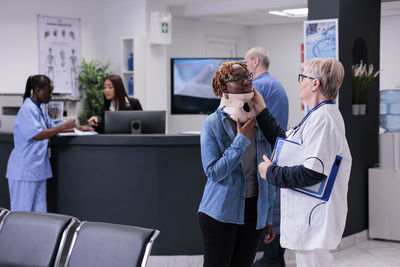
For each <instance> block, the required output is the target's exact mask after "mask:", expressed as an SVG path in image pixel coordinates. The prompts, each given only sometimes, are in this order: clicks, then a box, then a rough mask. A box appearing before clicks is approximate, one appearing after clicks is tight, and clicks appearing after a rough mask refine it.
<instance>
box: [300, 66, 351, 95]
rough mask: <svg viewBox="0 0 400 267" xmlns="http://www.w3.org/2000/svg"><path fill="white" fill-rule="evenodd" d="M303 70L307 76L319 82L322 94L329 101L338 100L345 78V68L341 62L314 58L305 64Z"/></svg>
mask: <svg viewBox="0 0 400 267" xmlns="http://www.w3.org/2000/svg"><path fill="white" fill-rule="evenodd" d="M302 69H303V72H304V73H305V74H306V75H309V76H312V77H314V78H315V79H318V80H319V82H320V88H321V93H322V94H323V95H324V96H325V97H326V98H327V99H328V100H334V99H335V98H336V96H337V94H338V92H339V88H340V86H341V85H342V82H343V77H344V68H343V65H342V63H340V61H339V60H337V59H334V58H314V59H311V60H309V61H306V62H304V63H303V65H302Z"/></svg>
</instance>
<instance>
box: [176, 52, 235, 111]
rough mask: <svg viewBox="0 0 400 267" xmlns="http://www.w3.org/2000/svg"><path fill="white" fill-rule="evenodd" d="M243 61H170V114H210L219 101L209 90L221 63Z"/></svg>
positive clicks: (177, 59)
mask: <svg viewBox="0 0 400 267" xmlns="http://www.w3.org/2000/svg"><path fill="white" fill-rule="evenodd" d="M242 60H243V58H171V113H172V114H210V113H212V112H214V111H215V110H216V109H217V108H218V106H219V102H220V99H219V98H218V97H216V96H215V95H214V93H213V91H212V79H213V77H214V74H215V72H216V71H217V69H218V68H219V67H220V66H221V65H222V63H223V62H229V61H242Z"/></svg>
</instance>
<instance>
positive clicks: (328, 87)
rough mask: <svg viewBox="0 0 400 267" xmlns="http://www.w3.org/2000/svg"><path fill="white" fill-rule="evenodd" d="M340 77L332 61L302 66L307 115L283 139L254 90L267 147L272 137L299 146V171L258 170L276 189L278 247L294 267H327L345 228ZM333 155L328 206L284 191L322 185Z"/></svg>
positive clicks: (266, 166) (346, 157) (346, 166)
mask: <svg viewBox="0 0 400 267" xmlns="http://www.w3.org/2000/svg"><path fill="white" fill-rule="evenodd" d="M343 76H344V69H343V66H342V64H341V63H340V62H339V61H338V60H336V59H333V58H316V59H312V60H310V61H307V62H305V63H304V64H303V66H302V73H301V74H299V76H298V81H299V83H300V98H301V99H302V100H303V101H304V103H305V104H307V106H308V107H309V108H310V112H309V113H308V114H307V115H306V116H305V117H304V118H303V120H302V121H301V122H300V123H299V124H298V125H297V126H296V127H295V128H293V129H292V130H289V131H288V132H287V133H285V132H284V130H283V129H282V128H280V127H279V125H278V124H277V123H276V121H275V120H274V118H273V117H272V116H271V114H270V113H269V111H268V110H267V109H266V107H265V103H264V100H263V98H262V97H261V95H260V94H258V92H256V90H254V91H255V97H254V98H253V105H254V108H255V110H256V114H257V121H258V123H259V125H260V128H261V129H262V131H263V133H264V135H265V137H266V138H267V139H268V141H269V142H270V143H271V144H273V143H274V142H275V140H276V138H277V137H283V138H287V139H289V140H292V141H296V142H298V143H300V144H302V145H303V146H304V151H305V157H304V159H305V161H304V163H303V164H302V165H297V166H292V167H287V166H285V167H279V166H277V165H275V164H272V163H271V161H270V160H269V159H268V158H267V157H266V156H264V162H262V163H260V164H259V172H260V175H261V177H263V178H264V179H265V178H266V179H267V180H268V181H269V182H270V183H271V184H274V185H276V186H278V187H281V245H282V247H285V248H289V249H292V250H294V251H295V254H296V262H297V266H304V267H313V266H324V267H329V266H332V260H333V259H332V254H331V253H330V249H335V248H336V247H337V246H338V244H339V242H340V240H341V237H342V234H343V231H344V227H345V222H346V214H347V187H348V181H349V176H350V169H351V155H350V151H349V146H348V144H347V140H346V136H345V127H344V122H343V118H342V116H341V114H340V111H339V109H338V106H337V105H336V104H335V101H334V100H335V98H336V96H337V94H338V91H339V87H340V85H341V84H342V81H343ZM336 155H338V156H341V157H342V162H341V165H340V167H339V171H338V174H337V176H336V181H335V184H334V186H333V189H332V192H331V195H330V198H329V200H328V201H326V202H325V201H322V200H320V199H317V198H314V197H311V196H308V195H305V194H302V193H299V192H297V191H294V190H291V189H290V188H296V187H306V186H312V185H315V184H317V183H319V182H321V181H322V180H324V179H325V178H326V177H327V176H328V175H329V173H330V171H331V168H332V165H333V163H334V160H335V158H336Z"/></svg>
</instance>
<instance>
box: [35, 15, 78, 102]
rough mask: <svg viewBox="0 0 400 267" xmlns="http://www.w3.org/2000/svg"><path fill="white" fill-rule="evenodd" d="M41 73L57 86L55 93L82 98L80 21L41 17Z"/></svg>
mask: <svg viewBox="0 0 400 267" xmlns="http://www.w3.org/2000/svg"><path fill="white" fill-rule="evenodd" d="M38 39H39V72H40V73H41V74H44V75H47V76H48V77H49V78H50V79H51V80H52V81H53V83H54V92H55V93H63V94H71V95H72V96H74V97H80V92H79V88H78V82H77V81H76V78H77V77H78V74H79V73H78V72H79V70H78V67H79V65H80V62H81V36H80V19H71V18H59V17H48V16H40V15H38Z"/></svg>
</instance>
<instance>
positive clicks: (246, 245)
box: [198, 62, 275, 267]
mask: <svg viewBox="0 0 400 267" xmlns="http://www.w3.org/2000/svg"><path fill="white" fill-rule="evenodd" d="M212 87H213V92H214V94H215V95H216V96H218V97H221V104H220V106H219V108H218V109H217V110H216V111H215V112H214V113H212V114H211V115H210V116H208V117H207V118H206V120H205V121H204V123H203V127H202V130H201V136H200V139H201V140H200V142H201V159H202V164H203V169H204V172H205V174H206V176H207V183H206V185H205V188H204V193H203V198H202V200H201V203H200V207H199V210H198V219H199V224H200V228H201V231H202V234H203V241H204V266H206V267H209V266H218V267H225V266H240V267H246V266H252V264H253V261H254V257H255V254H256V251H257V247H258V244H259V242H260V240H261V239H262V238H263V235H262V234H263V229H264V228H265V227H267V231H268V235H269V239H270V241H272V240H273V238H274V234H273V230H272V225H271V224H272V208H273V201H274V198H275V189H274V187H273V186H272V185H270V184H269V183H268V181H266V180H264V179H261V177H260V175H259V173H258V171H257V165H258V163H260V162H261V161H262V155H263V154H268V153H269V150H270V146H269V144H268V142H267V141H266V139H265V138H264V135H263V134H262V132H261V131H260V129H259V128H258V125H257V122H256V120H255V114H254V111H253V108H252V105H251V99H252V97H253V94H254V93H253V92H252V77H251V74H250V73H249V72H248V69H247V67H246V65H245V64H243V63H241V62H226V63H223V64H222V66H221V67H220V68H219V69H218V70H217V72H216V73H215V76H214V78H213V82H212Z"/></svg>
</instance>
